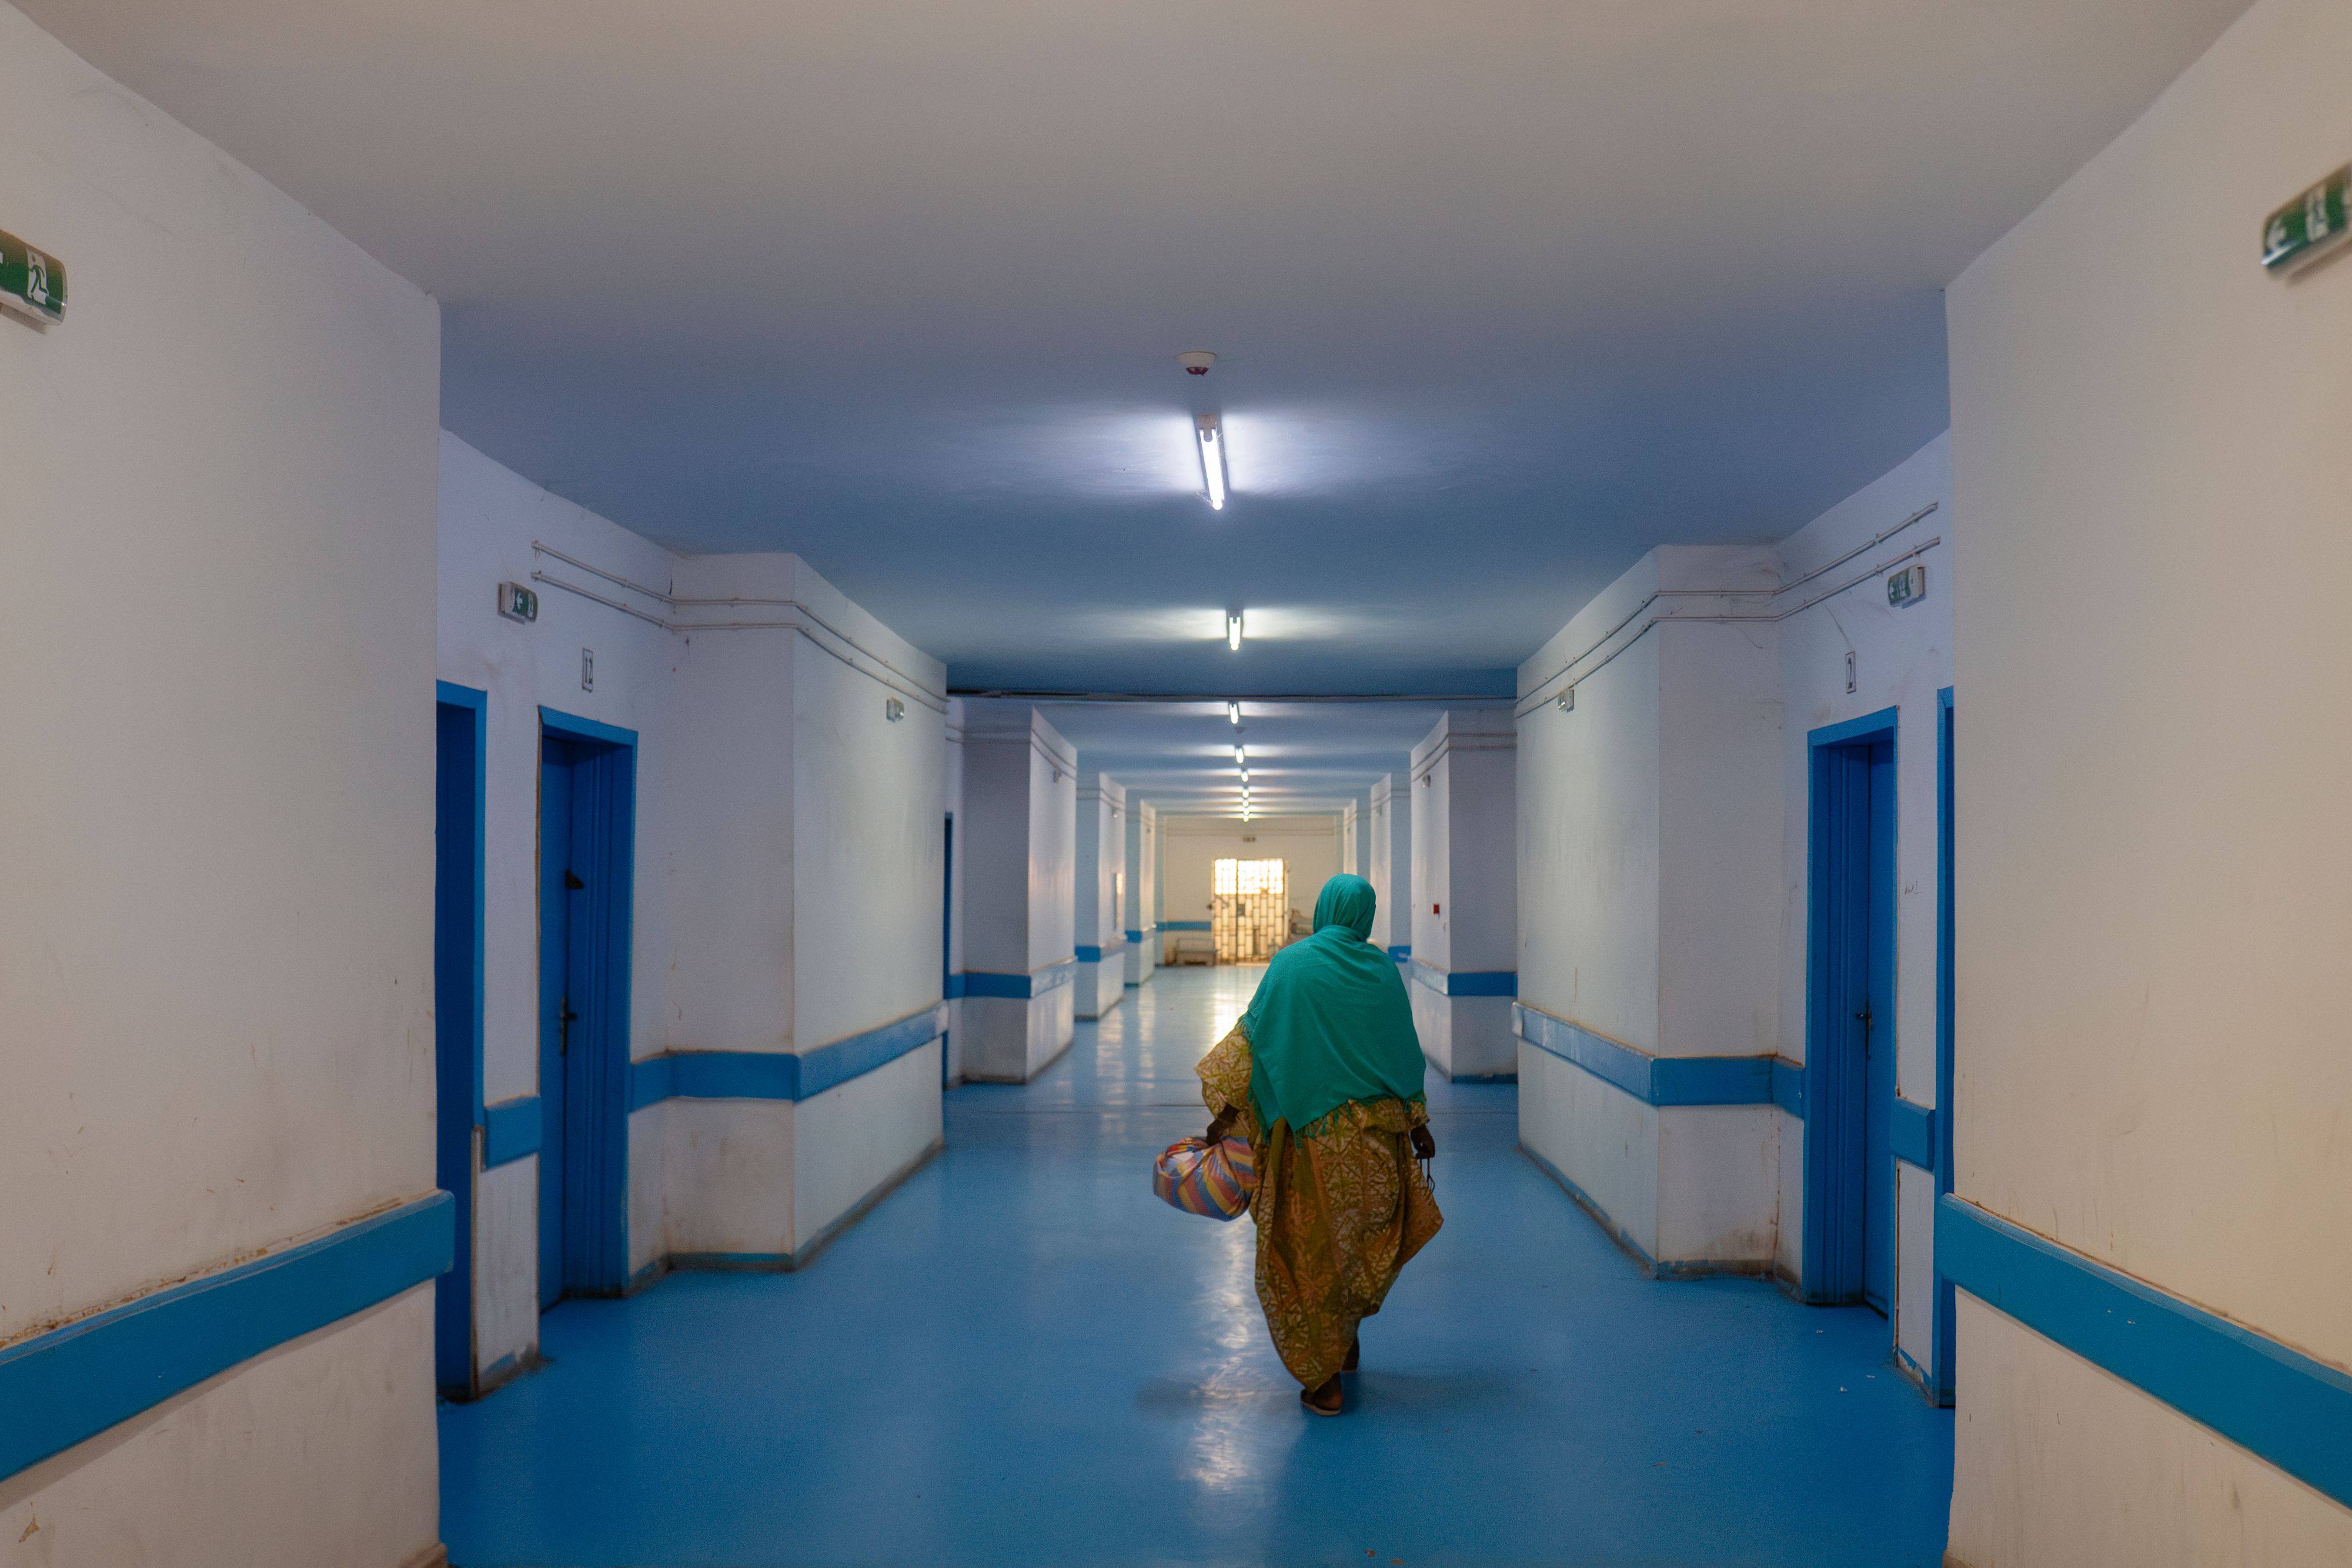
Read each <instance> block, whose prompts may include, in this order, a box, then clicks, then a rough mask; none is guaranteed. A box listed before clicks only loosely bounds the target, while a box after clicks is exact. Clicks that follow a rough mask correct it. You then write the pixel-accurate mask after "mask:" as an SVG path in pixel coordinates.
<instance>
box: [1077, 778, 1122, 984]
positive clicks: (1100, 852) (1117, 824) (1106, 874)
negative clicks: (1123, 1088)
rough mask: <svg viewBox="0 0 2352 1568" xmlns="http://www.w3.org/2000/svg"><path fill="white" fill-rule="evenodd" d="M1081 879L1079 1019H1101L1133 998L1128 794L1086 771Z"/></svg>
mask: <svg viewBox="0 0 2352 1568" xmlns="http://www.w3.org/2000/svg"><path fill="white" fill-rule="evenodd" d="M1077 800H1078V808H1077V876H1076V883H1075V886H1076V897H1075V901H1074V905H1073V915H1072V918H1073V922H1074V929H1075V930H1076V934H1077V938H1076V952H1077V961H1078V968H1077V979H1076V981H1075V982H1074V984H1073V986H1072V999H1071V1008H1072V1010H1073V1012H1074V1014H1075V1016H1076V1017H1078V1018H1082V1019H1097V1018H1100V1017H1102V1016H1103V1014H1105V1013H1107V1012H1108V1011H1110V1009H1113V1008H1115V1007H1117V1006H1118V1004H1119V1001H1120V999H1121V998H1124V997H1125V996H1126V995H1127V927H1126V925H1124V924H1123V922H1124V920H1125V914H1124V912H1123V911H1122V909H1121V908H1120V905H1122V904H1125V903H1126V901H1127V880H1128V879H1127V789H1126V788H1125V787H1124V786H1123V785H1121V784H1120V783H1119V782H1118V780H1117V779H1111V778H1109V777H1108V776H1106V775H1103V774H1100V773H1097V772H1096V771H1095V770H1094V769H1092V768H1086V769H1084V770H1082V771H1081V772H1080V773H1079V774H1078V793H1077Z"/></svg>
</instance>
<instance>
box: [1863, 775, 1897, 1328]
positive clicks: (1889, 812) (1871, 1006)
mask: <svg viewBox="0 0 2352 1568" xmlns="http://www.w3.org/2000/svg"><path fill="white" fill-rule="evenodd" d="M1868 758H1869V760H1868V764H1867V766H1868V768H1869V779H1870V798H1869V799H1870V804H1869V818H1868V824H1867V831H1868V832H1869V835H1870V847H1869V850H1868V852H1867V855H1866V857H1865V863H1866V864H1867V866H1868V876H1869V882H1868V885H1867V886H1866V888H1864V893H1863V897H1864V901H1865V902H1866V904H1867V914H1866V915H1865V916H1864V919H1863V920H1862V922H1861V923H1860V925H1861V929H1860V930H1858V931H1857V932H1856V933H1855V935H1856V936H1859V937H1860V938H1861V939H1862V940H1863V941H1864V942H1866V943H1867V944H1868V948H1867V951H1866V952H1865V954H1864V956H1863V961H1862V963H1861V964H1860V966H1859V967H1860V969H1861V971H1862V978H1863V981H1864V996H1863V1005H1862V1007H1861V1009H1859V1010H1860V1011H1861V1013H1862V1015H1863V1016H1862V1017H1861V1019H1858V1020H1857V1021H1858V1022H1860V1023H1861V1025H1862V1029H1861V1031H1860V1034H1861V1044H1862V1051H1863V1063H1864V1069H1863V1070H1864V1091H1863V1115H1864V1132H1863V1151H1864V1167H1863V1175H1864V1205H1863V1241H1862V1299H1863V1300H1864V1301H1866V1302H1868V1303H1869V1304H1870V1305H1872V1306H1874V1307H1875V1308H1877V1309H1878V1310H1879V1311H1880V1312H1886V1311H1888V1310H1890V1306H1891V1303H1892V1302H1893V1301H1894V1300H1895V1145H1894V1141H1893V1140H1894V1132H1895V747H1894V746H1893V744H1892V743H1890V742H1887V741H1883V740H1882V741H1880V742H1878V743H1877V744H1876V745H1874V746H1873V747H1870V748H1869V751H1868ZM1856 760H1857V761H1860V760H1861V759H1860V758H1857V759H1856Z"/></svg>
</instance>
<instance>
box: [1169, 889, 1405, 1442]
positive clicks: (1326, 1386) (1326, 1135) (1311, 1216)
mask: <svg viewBox="0 0 2352 1568" xmlns="http://www.w3.org/2000/svg"><path fill="white" fill-rule="evenodd" d="M1372 907H1373V899H1372V888H1371V884H1370V883H1368V882H1366V881H1364V879H1363V878H1361V877H1359V876H1347V875H1340V876H1335V877H1333V878H1332V879H1331V880H1330V881H1329V882H1328V883H1324V884H1323V893H1322V896H1320V897H1319V898H1318V899H1317V900H1316V901H1315V930H1314V933H1313V935H1311V936H1307V937H1306V938H1304V939H1303V940H1301V941H1297V942H1294V943H1292V944H1291V945H1290V946H1287V947H1285V948H1284V949H1283V950H1282V951H1281V952H1279V953H1276V955H1275V956H1274V962H1273V964H1272V965H1271V966H1269V967H1267V969H1266V972H1265V979H1263V980H1261V981H1260V982H1259V983H1258V988H1257V995H1256V996H1255V998H1252V999H1251V1001H1250V1005H1249V1010H1248V1011H1247V1012H1245V1013H1244V1014H1243V1015H1242V1019H1241V1021H1240V1022H1239V1023H1236V1024H1235V1025H1234V1028H1233V1031H1232V1032H1231V1033H1230V1034H1228V1035H1226V1036H1225V1038H1224V1039H1223V1040H1221V1041H1219V1042H1218V1044H1217V1046H1216V1048H1215V1049H1214V1050H1213V1051H1210V1052H1209V1054H1208V1055H1207V1056H1206V1057H1204V1058H1202V1061H1201V1065H1200V1067H1199V1068H1198V1069H1197V1070H1196V1071H1199V1073H1200V1075H1201V1097H1202V1099H1203V1100H1204V1101H1206V1102H1207V1103H1208V1107H1209V1110H1210V1113H1212V1115H1213V1116H1214V1118H1215V1120H1213V1122H1211V1123H1210V1124H1209V1134H1208V1136H1209V1141H1210V1143H1211V1144H1212V1145H1214V1144H1215V1142H1216V1140H1218V1139H1219V1138H1222V1137H1224V1136H1226V1135H1228V1134H1234V1135H1238V1136H1242V1137H1245V1138H1247V1139H1248V1140H1249V1145H1250V1148H1251V1150H1252V1152H1253V1153H1255V1155H1256V1156H1257V1171H1258V1178H1257V1191H1256V1193H1255V1195H1254V1196H1253V1197H1252V1199H1251V1202H1250V1214H1251V1217H1252V1218H1255V1220H1256V1221H1257V1299H1258V1304H1259V1305H1260V1306H1262V1307H1264V1308H1265V1326H1266V1328H1267V1329H1268V1330H1269V1331H1271V1332H1272V1333H1273V1335H1274V1348H1275V1349H1276V1351H1277V1352H1278V1353H1279V1354H1281V1356H1282V1364H1283V1365H1285V1366H1286V1367H1288V1368H1289V1369H1290V1375H1292V1376H1293V1377H1296V1378H1297V1379H1298V1381H1299V1383H1300V1384H1301V1385H1304V1386H1303V1388H1302V1390H1301V1392H1300V1393H1299V1396H1298V1397H1299V1401H1300V1403H1302V1404H1304V1405H1305V1406H1307V1409H1309V1410H1311V1411H1313V1412H1314V1413H1315V1414H1316V1415H1318V1416H1337V1415H1338V1414H1339V1409H1340V1399H1341V1391H1340V1384H1339V1375H1340V1373H1342V1372H1352V1371H1354V1370H1355V1367H1356V1356H1357V1345H1356V1324H1357V1322H1359V1321H1360V1320H1361V1319H1364V1318H1368V1317H1370V1316H1371V1315H1372V1314H1373V1313H1374V1312H1379V1311H1380V1310H1381V1301H1382V1300H1383V1299H1385V1298H1386V1297H1387V1295H1388V1293H1389V1287H1390V1286H1391V1285H1393V1284H1395V1283H1396V1277H1397V1273H1398V1271H1399V1270H1402V1268H1403V1267H1404V1266H1405V1263H1406V1260H1409V1259H1411V1258H1412V1255H1413V1254H1414V1253H1416V1252H1418V1251H1420V1250H1421V1249H1422V1247H1423V1245H1424V1244H1425V1243H1427V1241H1428V1240H1429V1239H1430V1238H1431V1237H1433V1236H1434V1235H1436V1234H1437V1228H1438V1227H1439V1226H1440V1225H1441V1224H1443V1223H1444V1217H1443V1216H1441V1215H1440V1214H1439V1213H1438V1212H1437V1199H1436V1198H1435V1197H1433V1195H1432V1194H1431V1192H1430V1190H1429V1183H1428V1181H1427V1180H1426V1179H1425V1178H1424V1177H1423V1176H1422V1174H1421V1167H1420V1166H1419V1165H1417V1164H1416V1163H1415V1160H1414V1156H1415V1155H1419V1156H1420V1157H1421V1158H1422V1159H1427V1158H1428V1157H1429V1156H1430V1155H1433V1154H1435V1153H1436V1151H1437V1145H1436V1144H1435V1142H1434V1141H1433V1140H1432V1139H1431V1137H1430V1135H1429V1129H1428V1127H1427V1125H1426V1123H1427V1122H1428V1120H1429V1108H1428V1105H1427V1103H1425V1102H1424V1100H1423V1095H1422V1087H1421V1074H1422V1062H1421V1037H1420V1036H1419V1035H1417V1034H1415V1033H1414V1032H1413V1027H1412V1003H1411V1002H1409V1001H1408V1000H1406V999H1405V994H1404V982H1403V981H1402V980H1401V979H1399V978H1398V977H1397V971H1396V964H1395V961H1394V960H1392V959H1391V958H1390V957H1389V956H1388V955H1387V954H1385V953H1383V952H1381V950H1380V949H1379V948H1377V947H1375V946H1372V945H1371V944H1370V942H1369V941H1367V940H1366V938H1367V937H1369V936H1370V935H1371V930H1372Z"/></svg>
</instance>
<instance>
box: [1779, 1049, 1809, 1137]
mask: <svg viewBox="0 0 2352 1568" xmlns="http://www.w3.org/2000/svg"><path fill="white" fill-rule="evenodd" d="M1772 1103H1773V1104H1775V1105H1778V1106H1779V1107H1780V1109H1781V1110H1783V1111H1786V1112H1787V1113H1789V1114H1790V1115H1791V1116H1794V1117H1795V1118H1797V1120H1799V1121H1800V1122H1801V1121H1803V1120H1804V1119H1805V1064H1804V1063H1803V1062H1801V1061H1790V1060H1789V1059H1788V1058H1787V1057H1785V1056H1776V1057H1774V1058H1773V1059H1772Z"/></svg>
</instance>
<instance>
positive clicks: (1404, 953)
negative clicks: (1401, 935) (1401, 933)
mask: <svg viewBox="0 0 2352 1568" xmlns="http://www.w3.org/2000/svg"><path fill="white" fill-rule="evenodd" d="M1389 956H1390V957H1391V958H1394V959H1395V960H1396V961H1397V962H1398V963H1400V964H1402V963H1403V962H1404V961H1405V960H1406V959H1407V958H1410V957H1412V943H1410V942H1400V943H1398V944H1397V945H1396V946H1393V947H1391V948H1390V949H1389Z"/></svg>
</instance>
